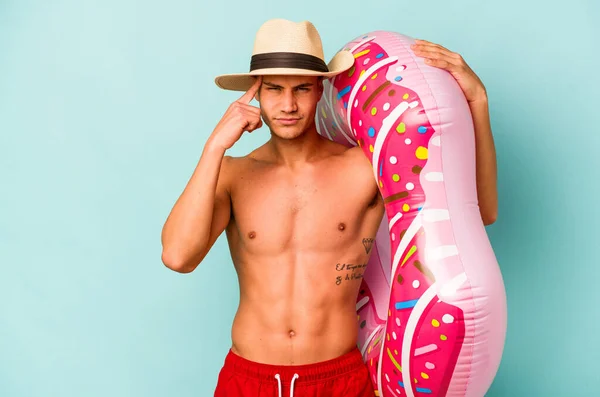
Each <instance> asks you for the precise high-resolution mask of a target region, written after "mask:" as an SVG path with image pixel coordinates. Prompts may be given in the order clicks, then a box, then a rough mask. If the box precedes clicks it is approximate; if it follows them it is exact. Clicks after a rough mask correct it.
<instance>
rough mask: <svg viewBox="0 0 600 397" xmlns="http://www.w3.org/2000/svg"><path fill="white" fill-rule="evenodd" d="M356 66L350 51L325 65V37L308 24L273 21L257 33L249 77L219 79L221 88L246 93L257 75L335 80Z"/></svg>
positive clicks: (224, 75)
mask: <svg viewBox="0 0 600 397" xmlns="http://www.w3.org/2000/svg"><path fill="white" fill-rule="evenodd" d="M353 64H354V56H353V55H352V53H351V52H350V51H347V50H343V51H339V52H338V53H337V54H335V56H334V57H333V58H332V59H331V61H330V62H329V64H326V63H325V60H324V55H323V45H322V43H321V37H320V36H319V33H318V32H317V29H316V28H315V26H314V25H313V24H312V23H311V22H308V21H302V22H292V21H288V20H285V19H271V20H269V21H267V22H265V23H264V24H263V25H262V26H261V27H260V28H259V30H258V32H257V33H256V37H255V40H254V50H253V51H252V58H251V60H250V71H249V72H248V73H235V74H223V75H220V76H217V77H216V78H215V83H216V84H217V86H219V87H220V88H223V89H226V90H233V91H246V90H248V89H249V88H250V87H251V86H252V84H253V82H254V78H253V76H257V75H297V76H324V77H326V78H329V77H333V76H335V75H336V74H339V73H342V72H343V71H345V70H348V69H350V68H351V67H352V65H353Z"/></svg>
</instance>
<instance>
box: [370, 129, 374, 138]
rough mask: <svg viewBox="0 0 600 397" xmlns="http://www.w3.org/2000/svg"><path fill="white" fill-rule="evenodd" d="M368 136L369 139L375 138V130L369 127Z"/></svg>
mask: <svg viewBox="0 0 600 397" xmlns="http://www.w3.org/2000/svg"><path fill="white" fill-rule="evenodd" d="M369 136H370V137H371V138H373V137H374V136H375V128H373V127H370V128H369Z"/></svg>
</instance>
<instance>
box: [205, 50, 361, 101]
mask: <svg viewBox="0 0 600 397" xmlns="http://www.w3.org/2000/svg"><path fill="white" fill-rule="evenodd" d="M353 65H354V55H352V53H351V52H350V51H348V50H342V51H339V52H338V53H337V54H335V56H334V57H333V58H332V59H331V61H330V62H329V63H328V64H327V69H328V70H329V71H328V72H317V71H314V70H307V69H295V68H269V69H257V70H253V71H252V72H249V73H232V74H222V75H219V76H217V77H216V78H215V83H216V84H217V86H218V87H219V88H222V89H224V90H231V91H248V89H249V88H250V87H252V84H254V81H256V80H255V79H256V76H275V75H281V76H323V77H325V78H331V77H334V76H336V75H338V74H340V73H342V72H345V71H346V70H348V69H350V68H351V67H352V66H353Z"/></svg>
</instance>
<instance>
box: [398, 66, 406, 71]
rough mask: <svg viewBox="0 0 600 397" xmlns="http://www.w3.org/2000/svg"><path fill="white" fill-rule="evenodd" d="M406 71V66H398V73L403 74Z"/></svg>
mask: <svg viewBox="0 0 600 397" xmlns="http://www.w3.org/2000/svg"><path fill="white" fill-rule="evenodd" d="M404 69H406V65H400V66H398V67H397V68H396V71H397V72H401V71H403V70H404Z"/></svg>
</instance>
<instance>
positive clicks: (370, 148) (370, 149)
mask: <svg viewBox="0 0 600 397" xmlns="http://www.w3.org/2000/svg"><path fill="white" fill-rule="evenodd" d="M373 150H375V148H374V147H373V145H369V151H370V152H371V153H373Z"/></svg>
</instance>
